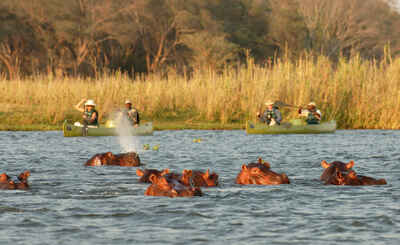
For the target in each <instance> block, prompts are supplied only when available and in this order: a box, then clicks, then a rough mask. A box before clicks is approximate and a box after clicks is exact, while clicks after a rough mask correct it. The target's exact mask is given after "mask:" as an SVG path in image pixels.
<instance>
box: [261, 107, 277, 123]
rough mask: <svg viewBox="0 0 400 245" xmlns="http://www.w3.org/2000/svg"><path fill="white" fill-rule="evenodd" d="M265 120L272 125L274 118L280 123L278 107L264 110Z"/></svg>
mask: <svg viewBox="0 0 400 245" xmlns="http://www.w3.org/2000/svg"><path fill="white" fill-rule="evenodd" d="M264 120H265V122H266V123H267V124H268V125H270V124H271V121H272V120H274V121H275V123H277V124H280V120H281V119H280V117H278V114H277V108H273V109H272V110H268V109H267V110H265V112H264Z"/></svg>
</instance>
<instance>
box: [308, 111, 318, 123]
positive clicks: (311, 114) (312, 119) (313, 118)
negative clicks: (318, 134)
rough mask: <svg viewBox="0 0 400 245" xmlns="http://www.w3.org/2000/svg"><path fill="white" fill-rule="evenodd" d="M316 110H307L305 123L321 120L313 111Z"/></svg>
mask: <svg viewBox="0 0 400 245" xmlns="http://www.w3.org/2000/svg"><path fill="white" fill-rule="evenodd" d="M315 112H316V111H309V112H308V114H307V118H306V122H307V124H319V122H320V121H321V120H320V119H318V118H317V117H316V116H315V115H314V113H315Z"/></svg>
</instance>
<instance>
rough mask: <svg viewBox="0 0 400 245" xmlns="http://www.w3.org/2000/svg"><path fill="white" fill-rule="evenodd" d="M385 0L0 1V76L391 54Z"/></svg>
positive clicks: (397, 23) (395, 24)
mask: <svg viewBox="0 0 400 245" xmlns="http://www.w3.org/2000/svg"><path fill="white" fill-rule="evenodd" d="M392 6H393V2H392V1H387V0H351V1H349V0H334V1H329V0H201V1H199V0H68V1H61V0H30V1H23V0H18V1H16V0H1V1H0V74H1V75H2V76H4V77H6V78H8V79H14V78H16V77H19V76H29V75H33V74H52V75H54V76H74V77H76V76H84V77H99V76H100V75H101V74H104V73H112V72H116V71H124V72H128V73H129V74H130V75H132V76H133V75H135V74H140V73H159V74H164V75H165V74H166V73H168V72H170V71H171V70H174V71H175V72H176V73H178V74H181V75H185V76H186V75H191V74H192V72H193V71H194V70H195V69H207V70H208V69H211V70H215V71H221V70H222V69H225V68H224V67H226V66H227V65H233V64H243V63H245V62H246V59H247V57H248V56H251V57H253V58H254V62H255V63H256V64H262V65H264V64H268V62H270V61H271V60H275V59H277V58H279V57H290V58H292V59H295V58H298V57H301V56H302V55H304V54H309V53H313V54H314V55H319V54H322V55H324V56H326V57H328V58H329V59H331V60H332V61H334V62H338V61H339V59H340V57H350V56H351V53H352V52H353V53H359V54H360V55H361V57H362V58H363V59H372V58H375V59H381V58H382V57H384V49H383V47H384V46H385V45H390V47H391V49H390V53H389V54H390V55H391V56H396V55H398V54H399V52H400V14H399V12H398V11H396V10H395V9H394V8H393V7H392Z"/></svg>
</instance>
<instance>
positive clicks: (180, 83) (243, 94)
mask: <svg viewBox="0 0 400 245" xmlns="http://www.w3.org/2000/svg"><path fill="white" fill-rule="evenodd" d="M82 98H91V99H94V100H95V102H96V103H97V108H98V110H99V111H100V114H101V116H102V120H103V121H104V119H105V118H106V117H107V114H109V113H111V112H112V111H113V110H115V109H117V108H118V107H121V106H122V105H123V102H124V100H125V99H128V98H129V99H130V100H132V101H133V103H134V106H135V107H136V108H137V109H138V110H139V111H140V112H142V115H143V116H144V117H145V118H147V119H148V120H153V121H157V120H158V121H163V120H172V121H173V120H180V121H182V120H184V121H188V122H196V121H214V122H221V123H230V122H240V123H243V122H244V121H245V120H247V119H254V118H255V114H256V112H257V111H260V110H261V109H262V108H263V103H264V102H265V101H266V100H267V99H268V100H269V99H272V100H281V101H284V102H286V103H288V104H293V105H305V104H307V103H308V102H309V101H315V102H316V103H317V105H318V106H319V108H320V109H321V111H322V112H323V114H324V119H326V120H329V119H336V120H337V121H338V123H339V126H340V127H342V128H382V129H398V128H400V99H399V98H400V59H393V60H392V59H384V60H383V61H381V62H376V61H374V60H372V61H370V60H363V59H361V57H360V56H359V55H354V56H353V57H351V58H350V59H345V58H342V59H340V60H339V62H338V63H332V62H331V61H330V60H328V59H327V58H326V57H323V56H318V57H316V56H313V55H304V56H303V57H301V58H299V59H297V60H294V61H291V60H288V59H284V60H276V61H275V62H274V65H267V66H265V67H264V66H258V65H255V64H254V63H253V62H252V60H251V59H249V60H248V62H247V64H246V65H242V66H238V67H226V69H225V70H224V71H223V72H222V73H217V72H215V71H212V70H198V71H195V72H194V73H193V76H192V77H191V78H190V80H187V79H185V78H183V77H182V76H179V75H176V74H174V73H170V74H168V76H166V77H161V76H158V75H148V76H141V77H137V78H135V79H131V78H129V77H128V76H126V75H124V74H121V73H118V72H117V73H115V74H112V75H103V76H102V77H100V78H98V79H96V80H94V79H82V78H70V77H63V78H57V77H54V76H52V75H46V76H35V77H31V78H25V79H20V80H13V81H7V80H5V79H2V80H0V124H17V125H28V124H50V125H59V124H61V123H62V121H63V120H64V119H73V120H78V119H79V117H80V115H79V112H77V111H74V109H73V106H74V105H75V104H76V103H77V102H79V101H80V100H81V99H82ZM282 110H283V113H284V117H285V118H293V117H296V110H295V109H289V108H282Z"/></svg>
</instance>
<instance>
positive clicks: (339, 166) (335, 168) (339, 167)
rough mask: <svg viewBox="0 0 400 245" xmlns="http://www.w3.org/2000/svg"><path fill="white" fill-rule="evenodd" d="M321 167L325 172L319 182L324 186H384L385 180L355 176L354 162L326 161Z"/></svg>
mask: <svg viewBox="0 0 400 245" xmlns="http://www.w3.org/2000/svg"><path fill="white" fill-rule="evenodd" d="M321 165H322V167H324V168H325V171H324V172H323V173H322V175H321V180H322V181H324V182H325V185H352V186H357V185H386V184H387V182H386V180H385V179H374V178H372V177H368V176H363V175H357V173H356V172H355V171H354V170H353V169H352V167H353V166H354V161H350V162H348V163H347V164H346V163H343V162H339V161H335V162H332V163H327V162H326V161H322V162H321Z"/></svg>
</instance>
